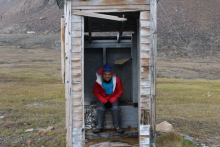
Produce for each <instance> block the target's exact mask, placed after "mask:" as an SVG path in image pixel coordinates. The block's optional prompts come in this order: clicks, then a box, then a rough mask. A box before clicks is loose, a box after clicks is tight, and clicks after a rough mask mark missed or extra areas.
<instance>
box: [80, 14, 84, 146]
mask: <svg viewBox="0 0 220 147" xmlns="http://www.w3.org/2000/svg"><path fill="white" fill-rule="evenodd" d="M84 23H85V22H84V17H82V26H81V28H82V30H84ZM81 41H82V46H81V50H82V53H81V55H82V64H81V66H82V73H84V35H82V40H81ZM81 80H82V93H81V94H82V97H81V100H82V106H83V114H85V109H84V105H85V104H84V102H85V100H84V95H85V94H84V74H83V75H82V77H81ZM82 128H83V130H82V139H83V142H82V143H83V146H85V117H84V115H83V118H82Z"/></svg>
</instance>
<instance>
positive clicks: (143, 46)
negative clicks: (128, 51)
mask: <svg viewBox="0 0 220 147" xmlns="http://www.w3.org/2000/svg"><path fill="white" fill-rule="evenodd" d="M150 49H151V48H150V43H142V44H141V51H150Z"/></svg>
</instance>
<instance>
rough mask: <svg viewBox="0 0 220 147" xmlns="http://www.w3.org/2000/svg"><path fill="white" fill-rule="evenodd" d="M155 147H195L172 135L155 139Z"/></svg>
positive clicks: (180, 137) (191, 143)
mask: <svg viewBox="0 0 220 147" xmlns="http://www.w3.org/2000/svg"><path fill="white" fill-rule="evenodd" d="M156 146H157V147H195V145H194V143H193V142H191V141H189V140H185V139H183V137H182V136H180V135H178V134H174V133H169V134H165V135H162V136H159V137H158V138H157V144H156Z"/></svg>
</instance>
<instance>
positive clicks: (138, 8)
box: [72, 5, 150, 12]
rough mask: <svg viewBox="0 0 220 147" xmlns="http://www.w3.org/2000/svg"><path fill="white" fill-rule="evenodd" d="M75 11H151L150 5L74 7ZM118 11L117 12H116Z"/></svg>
mask: <svg viewBox="0 0 220 147" xmlns="http://www.w3.org/2000/svg"><path fill="white" fill-rule="evenodd" d="M72 9H73V10H105V11H109V10H114V12H117V11H124V10H126V11H128V10H132V11H135V10H136V11H149V10H150V5H116V6H109V5H108V6H75V5H74V6H73V7H72ZM115 10H116V11H115Z"/></svg>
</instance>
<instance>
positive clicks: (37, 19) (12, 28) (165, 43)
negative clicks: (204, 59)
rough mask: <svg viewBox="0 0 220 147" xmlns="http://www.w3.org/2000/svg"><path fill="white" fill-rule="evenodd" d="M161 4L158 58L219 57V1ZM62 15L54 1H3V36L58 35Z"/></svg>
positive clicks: (0, 1) (0, 9) (170, 0)
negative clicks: (32, 33) (182, 56)
mask: <svg viewBox="0 0 220 147" xmlns="http://www.w3.org/2000/svg"><path fill="white" fill-rule="evenodd" d="M159 3H160V4H161V5H160V4H159V5H158V50H159V56H164V55H166V56H175V55H190V54H189V52H190V53H192V54H193V55H201V56H206V55H207V54H209V55H218V54H219V47H220V41H219V39H220V25H219V24H220V11H219V9H220V1H219V0H208V1H207V0H193V1H192V0H184V1H181V0H163V1H162V0H161V1H159ZM161 6H162V7H163V8H164V10H165V11H166V12H164V11H163V10H162V9H161ZM62 15H63V10H59V9H58V6H57V5H56V2H55V0H37V1H34V0H7V1H5V0H0V33H2V34H18V33H26V32H27V31H36V32H37V33H38V34H42V33H44V34H48V33H59V31H60V18H61V16H62ZM167 16H168V17H169V19H170V20H171V22H172V23H173V24H171V23H170V21H169V19H168V17H167ZM173 27H175V28H176V30H177V32H175V31H174V28H173ZM177 33H178V34H179V35H180V37H181V39H182V42H181V41H180V39H179V38H178V37H177ZM183 46H185V47H183Z"/></svg>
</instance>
